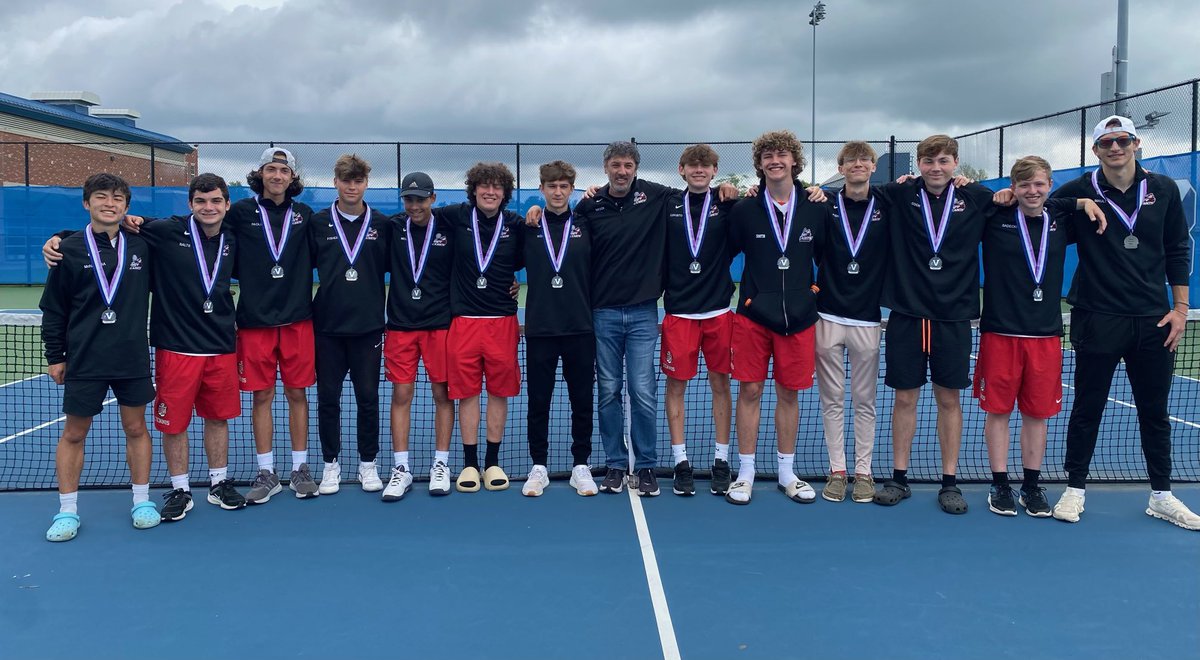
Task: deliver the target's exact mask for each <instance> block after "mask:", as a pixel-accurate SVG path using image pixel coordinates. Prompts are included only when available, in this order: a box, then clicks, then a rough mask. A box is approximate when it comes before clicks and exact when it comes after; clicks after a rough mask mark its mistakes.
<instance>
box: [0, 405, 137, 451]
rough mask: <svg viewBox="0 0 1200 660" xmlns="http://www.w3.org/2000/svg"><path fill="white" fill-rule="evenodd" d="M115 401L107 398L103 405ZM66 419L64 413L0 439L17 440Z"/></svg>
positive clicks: (0, 442)
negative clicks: (56, 417)
mask: <svg viewBox="0 0 1200 660" xmlns="http://www.w3.org/2000/svg"><path fill="white" fill-rule="evenodd" d="M113 401H116V398H112V399H105V401H104V403H102V404H101V405H104V406H107V405H108V404H110V403H112V402H113ZM66 419H67V416H66V415H63V416H62V417H59V418H58V419H52V420H50V421H48V422H46V423H44V424H38V425H37V426H35V427H33V428H30V429H25V430H24V431H21V432H20V433H14V434H12V435H10V436H8V437H7V438H4V439H3V440H0V445H2V444H4V443H6V442H8V441H9V440H15V439H17V438H19V437H21V436H23V435H29V434H30V433H33V432H34V431H40V430H42V429H44V428H46V427H47V426H54V425H55V424H58V423H59V422H64V421H66Z"/></svg>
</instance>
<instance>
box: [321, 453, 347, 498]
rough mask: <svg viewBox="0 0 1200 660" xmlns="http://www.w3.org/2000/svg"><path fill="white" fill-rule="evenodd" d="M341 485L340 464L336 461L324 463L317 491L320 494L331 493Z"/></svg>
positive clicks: (336, 490) (339, 488)
mask: <svg viewBox="0 0 1200 660" xmlns="http://www.w3.org/2000/svg"><path fill="white" fill-rule="evenodd" d="M341 487H342V465H341V463H338V462H337V461H334V462H332V463H326V464H325V469H324V470H322V471H321V485H320V486H318V487H317V492H318V493H320V494H322V495H333V494H334V493H336V492H338V491H339V490H341Z"/></svg>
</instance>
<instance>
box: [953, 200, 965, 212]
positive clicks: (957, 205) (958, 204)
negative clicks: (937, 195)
mask: <svg viewBox="0 0 1200 660" xmlns="http://www.w3.org/2000/svg"><path fill="white" fill-rule="evenodd" d="M966 210H967V203H966V202H965V201H963V200H961V199H955V200H954V208H953V209H951V211H950V212H951V213H962V212H963V211H966Z"/></svg>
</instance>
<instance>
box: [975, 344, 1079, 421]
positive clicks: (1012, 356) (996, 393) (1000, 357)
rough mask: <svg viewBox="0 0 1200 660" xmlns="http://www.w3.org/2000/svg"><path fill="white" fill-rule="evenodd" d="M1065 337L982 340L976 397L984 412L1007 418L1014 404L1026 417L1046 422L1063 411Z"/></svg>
mask: <svg viewBox="0 0 1200 660" xmlns="http://www.w3.org/2000/svg"><path fill="white" fill-rule="evenodd" d="M1062 396H1063V391H1062V338H1060V337H1009V336H1007V335H998V334H995V333H992V332H985V333H983V335H982V336H981V337H980V338H979V361H978V363H977V364H976V365H975V398H976V399H979V407H980V408H982V409H983V410H984V412H989V413H993V414H996V415H1007V414H1009V413H1011V412H1012V409H1013V401H1016V403H1017V406H1018V407H1019V408H1020V410H1021V412H1022V413H1023V414H1026V415H1029V416H1030V417H1039V418H1042V419H1046V418H1049V417H1053V416H1055V415H1057V414H1058V412H1059V411H1060V410H1062Z"/></svg>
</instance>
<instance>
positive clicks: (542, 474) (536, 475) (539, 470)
mask: <svg viewBox="0 0 1200 660" xmlns="http://www.w3.org/2000/svg"><path fill="white" fill-rule="evenodd" d="M529 478H530V479H546V468H544V467H542V466H540V465H535V466H534V467H533V469H532V470H530V471H529Z"/></svg>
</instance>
